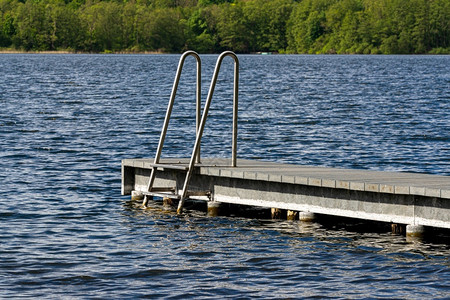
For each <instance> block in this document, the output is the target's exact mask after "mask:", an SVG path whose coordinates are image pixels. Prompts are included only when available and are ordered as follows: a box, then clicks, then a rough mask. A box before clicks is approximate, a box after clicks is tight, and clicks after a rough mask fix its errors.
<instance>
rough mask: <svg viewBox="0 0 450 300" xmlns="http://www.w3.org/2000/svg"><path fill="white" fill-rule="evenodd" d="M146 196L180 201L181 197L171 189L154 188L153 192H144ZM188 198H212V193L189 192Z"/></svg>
mask: <svg viewBox="0 0 450 300" xmlns="http://www.w3.org/2000/svg"><path fill="white" fill-rule="evenodd" d="M142 194H144V195H145V196H156V197H162V198H164V197H167V198H170V199H180V198H181V195H178V194H175V189H171V188H152V191H151V192H142ZM187 196H188V197H199V196H206V197H209V196H211V192H210V191H188V192H187Z"/></svg>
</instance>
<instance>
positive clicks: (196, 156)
mask: <svg viewBox="0 0 450 300" xmlns="http://www.w3.org/2000/svg"><path fill="white" fill-rule="evenodd" d="M190 55H191V56H194V57H195V59H196V60H197V85H196V138H195V144H194V148H193V150H192V155H191V158H190V161H189V165H188V166H187V167H186V166H183V165H170V164H161V163H160V158H161V152H162V148H163V145H164V140H165V137H166V133H167V128H168V126H169V121H170V115H171V113H172V108H173V104H174V100H175V96H176V92H177V89H178V83H179V81H180V76H181V71H182V69H183V65H184V61H185V59H186V57H188V56H190ZM226 56H230V57H232V58H233V60H234V83H233V134H232V149H231V152H232V156H231V166H232V167H236V162H237V116H238V84H239V59H238V58H237V56H236V54H234V53H233V52H231V51H225V52H223V53H222V54H220V55H219V57H218V58H217V62H216V67H215V69H214V74H213V77H212V79H211V85H210V87H209V92H208V96H207V99H206V102H205V107H204V109H203V114H202V116H201V119H200V109H201V59H200V56H199V55H198V54H197V53H196V52H194V51H186V52H185V53H183V55H182V56H181V57H180V61H179V63H178V69H177V73H176V76H175V80H174V83H173V87H172V93H171V95H170V100H169V104H168V106H167V111H166V117H165V119H164V124H163V128H162V130H161V136H160V138H159V143H158V148H157V150H156V155H155V159H154V162H153V164H151V167H152V170H151V173H150V178H149V181H148V184H147V189H146V191H145V192H143V194H144V200H143V203H142V205H143V206H144V207H146V206H147V203H148V197H149V196H157V197H167V198H171V199H178V200H180V201H179V203H178V209H177V212H178V213H181V212H182V210H183V205H184V202H185V200H186V199H187V198H189V196H208V197H210V196H211V193H210V191H200V192H199V191H189V190H188V185H189V181H190V179H191V177H192V173H193V171H194V167H195V163H200V148H201V145H200V144H201V138H202V135H203V130H204V129H205V124H206V119H207V117H208V112H209V107H210V105H211V100H212V96H213V94H214V89H215V87H216V83H217V77H218V75H219V71H220V66H221V64H222V61H223V59H224V58H225V57H226ZM158 168H159V169H162V170H163V171H164V170H166V169H168V170H182V171H186V177H185V180H184V185H183V189H182V190H181V193H178V192H177V189H176V187H175V188H157V187H153V183H154V181H155V177H156V170H157V169H158Z"/></svg>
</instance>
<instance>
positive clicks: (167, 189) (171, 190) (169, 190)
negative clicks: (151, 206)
mask: <svg viewBox="0 0 450 300" xmlns="http://www.w3.org/2000/svg"><path fill="white" fill-rule="evenodd" d="M175 191H176V188H175V187H152V192H154V193H161V192H163V193H175Z"/></svg>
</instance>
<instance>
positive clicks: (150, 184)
mask: <svg viewBox="0 0 450 300" xmlns="http://www.w3.org/2000/svg"><path fill="white" fill-rule="evenodd" d="M188 56H193V57H195V59H196V61H197V85H196V135H198V130H199V127H200V110H201V77H202V76H201V59H200V56H199V55H198V54H197V52H195V51H191V50H190V51H186V52H184V53H183V55H181V57H180V60H179V62H178V68H177V73H176V75H175V80H174V82H173V86H172V92H171V94H170V100H169V104H168V106H167V111H166V116H165V119H164V124H163V127H162V130H161V136H160V137H159V142H158V148H157V150H156V155H155V160H154V164H158V163H159V160H160V158H161V152H162V148H163V146H164V140H165V138H166V133H167V128H168V127H169V121H170V115H171V114H172V108H173V104H174V102H175V96H176V94H177V89H178V83H179V82H180V77H181V72H182V70H183V65H184V61H185V60H186V58H187V57H188ZM195 158H196V161H197V163H199V162H200V149H199V150H198V152H197V153H196V155H195ZM154 180H155V168H152V171H151V173H150V178H149V181H148V184H147V192H150V191H151V189H152V187H153V182H154ZM147 202H148V200H147V197H145V198H144V202H143V205H144V206H146V205H147Z"/></svg>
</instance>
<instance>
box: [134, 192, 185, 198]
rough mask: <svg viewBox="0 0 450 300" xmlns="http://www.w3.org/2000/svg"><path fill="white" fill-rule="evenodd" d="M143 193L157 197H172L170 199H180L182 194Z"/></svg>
mask: <svg viewBox="0 0 450 300" xmlns="http://www.w3.org/2000/svg"><path fill="white" fill-rule="evenodd" d="M142 194H144V195H146V196H156V197H161V198H165V197H166V198H170V199H180V198H181V197H180V195H177V194H173V193H162V192H160V193H158V192H142Z"/></svg>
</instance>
